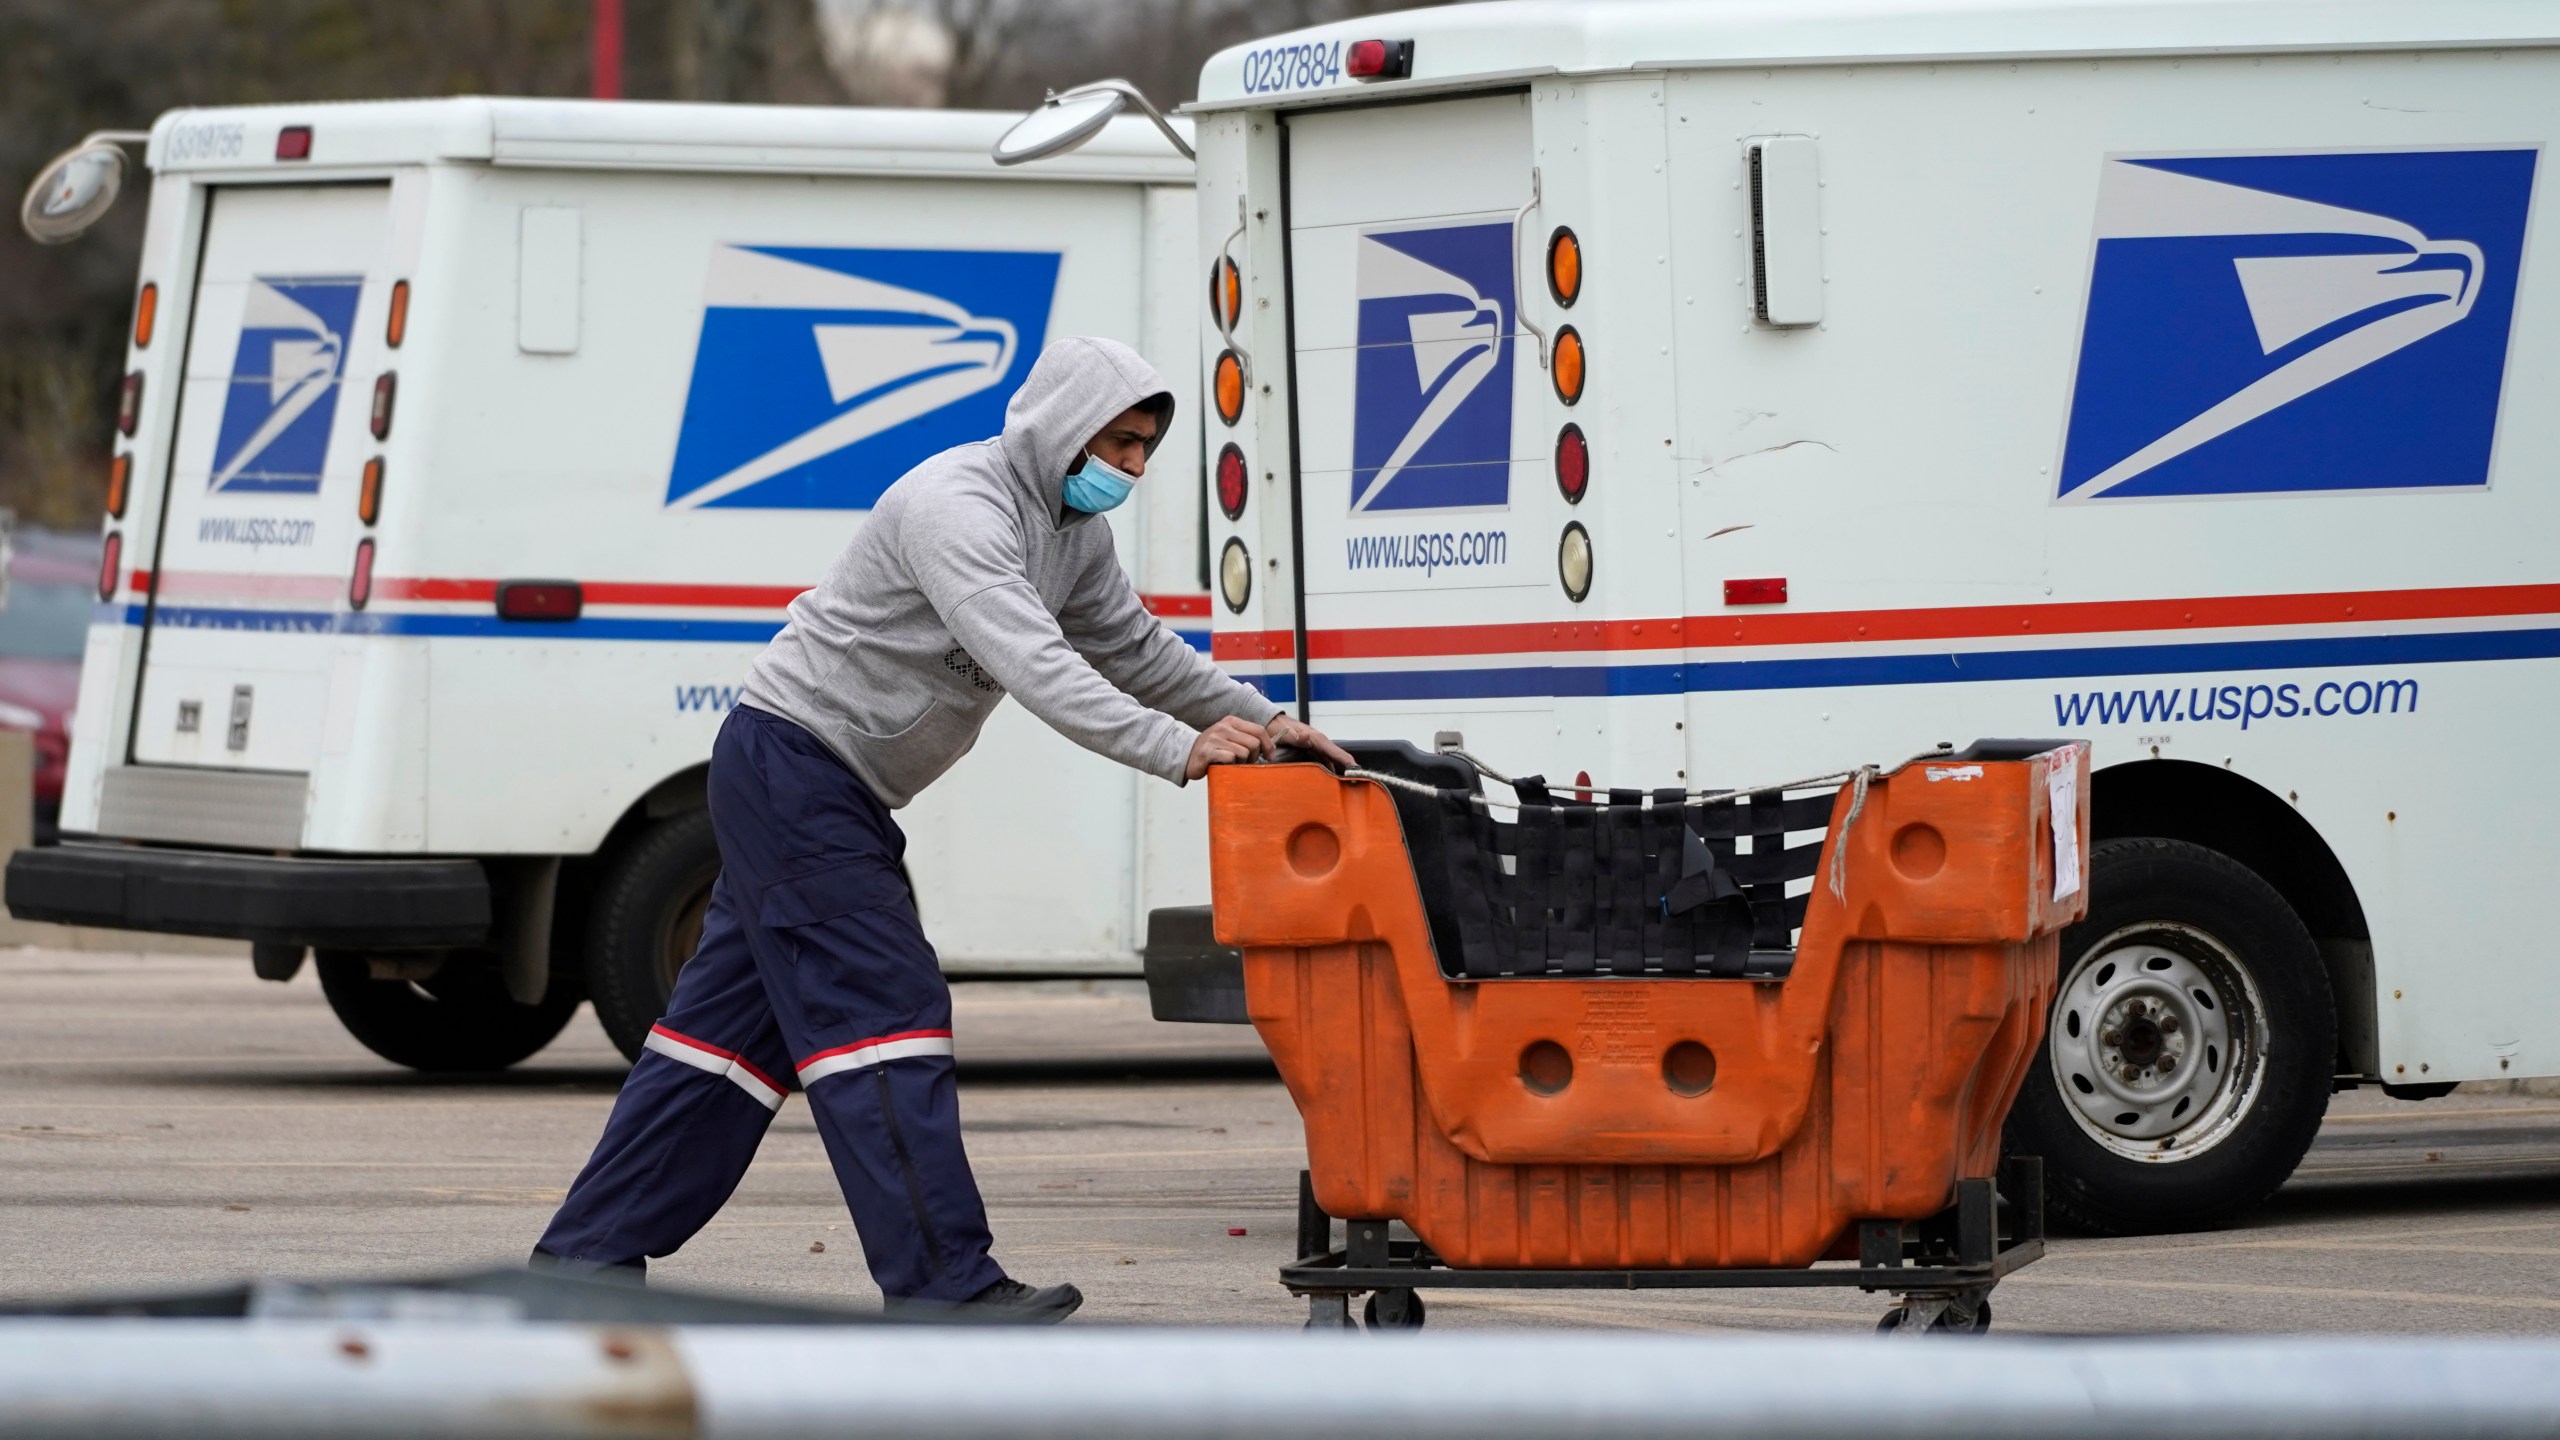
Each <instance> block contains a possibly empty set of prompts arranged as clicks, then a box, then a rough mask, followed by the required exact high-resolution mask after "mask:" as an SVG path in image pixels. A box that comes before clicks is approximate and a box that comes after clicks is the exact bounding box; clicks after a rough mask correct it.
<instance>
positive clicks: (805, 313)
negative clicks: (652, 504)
mask: <svg viewBox="0 0 2560 1440" xmlns="http://www.w3.org/2000/svg"><path fill="white" fill-rule="evenodd" d="M1059 258H1060V257H1059V253H1058V252H1057V251H1054V250H1048V251H1023V250H846V249H826V248H818V247H810V246H796V247H795V246H746V245H723V246H720V247H719V248H717V249H716V250H714V251H713V252H712V256H711V275H710V281H709V284H708V286H707V288H706V294H705V298H704V302H703V311H702V340H701V343H700V345H699V346H697V347H696V349H695V351H694V359H693V380H692V384H691V386H690V388H689V389H688V390H687V392H686V394H685V402H684V419H683V421H682V422H681V425H680V427H679V429H678V432H677V436H676V454H675V465H674V469H673V470H672V472H671V473H670V474H669V475H668V477H667V498H666V503H667V504H668V505H670V506H676V507H682V508H688V509H690V508H695V507H701V506H712V505H717V506H727V507H735V508H753V509H784V510H868V509H870V508H871V507H872V505H873V504H875V503H877V502H878V500H879V499H880V496H881V493H882V492H883V491H885V490H887V489H888V488H889V486H890V485H891V483H893V482H894V481H896V480H897V478H898V477H899V476H901V475H904V474H905V473H907V472H908V471H909V470H911V469H913V468H915V466H916V465H917V463H918V462H920V461H923V460H925V459H928V458H930V457H932V456H934V455H936V454H939V453H941V452H942V451H944V450H948V449H950V448H951V447H952V446H954V445H962V444H967V443H968V442H970V441H974V440H984V439H986V438H988V437H989V436H991V435H995V434H997V433H999V432H1001V431H1002V430H1003V429H1004V407H1005V404H1006V402H1008V401H1010V400H1011V399H1012V398H1013V392H1014V391H1015V390H1016V389H1018V388H1020V386H1021V384H1022V381H1023V378H1024V377H1025V376H1027V375H1029V374H1030V373H1031V366H1032V362H1033V361H1035V360H1037V359H1039V357H1040V348H1041V346H1042V345H1043V344H1045V343H1046V342H1047V338H1048V332H1049V307H1050V302H1051V299H1052V297H1053V296H1054V295H1055V294H1056V292H1057V286H1058V263H1059Z"/></svg>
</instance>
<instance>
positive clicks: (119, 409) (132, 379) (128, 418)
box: [116, 370, 142, 435]
mask: <svg viewBox="0 0 2560 1440" xmlns="http://www.w3.org/2000/svg"><path fill="white" fill-rule="evenodd" d="M141 423H142V372H141V371H139V370H136V371H134V372H133V373H131V374H129V375H127V376H125V377H124V384H123V385H122V386H121V387H120V388H118V389H117V391H116V433H117V434H119V435H130V434H132V433H133V427H134V426H136V425H139V424H141Z"/></svg>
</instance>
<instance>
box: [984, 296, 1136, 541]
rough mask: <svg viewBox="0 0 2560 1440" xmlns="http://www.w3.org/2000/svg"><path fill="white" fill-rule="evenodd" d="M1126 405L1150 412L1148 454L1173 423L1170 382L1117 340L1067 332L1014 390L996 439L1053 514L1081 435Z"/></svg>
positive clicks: (1087, 436)
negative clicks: (1152, 425)
mask: <svg viewBox="0 0 2560 1440" xmlns="http://www.w3.org/2000/svg"><path fill="white" fill-rule="evenodd" d="M1131 406H1144V407H1145V408H1147V409H1148V410H1151V411H1153V412H1154V413H1155V417H1156V436H1155V439H1153V440H1150V441H1148V442H1147V454H1148V455H1150V456H1153V455H1154V454H1155V451H1156V446H1158V445H1160V444H1162V443H1164V436H1165V431H1166V430H1167V429H1169V428H1171V426H1172V424H1173V387H1172V386H1170V385H1167V384H1166V383H1165V379H1164V377H1163V376H1162V375H1159V374H1157V373H1156V368H1155V367H1154V366H1153V365H1150V364H1148V363H1147V362H1146V359H1145V357H1144V356H1141V355H1140V354H1139V353H1138V352H1137V351H1135V350H1132V349H1130V348H1129V347H1128V346H1126V345H1123V344H1121V343H1120V342H1119V341H1117V340H1105V339H1103V338H1101V337H1100V336H1097V335H1070V336H1068V337H1066V338H1065V339H1062V340H1053V341H1051V342H1050V343H1049V348H1047V349H1046V350H1043V351H1041V352H1040V358H1039V359H1038V360H1037V361H1035V362H1034V363H1033V364H1032V366H1031V374H1030V376H1029V377H1028V378H1026V379H1025V380H1024V381H1023V382H1022V388H1021V389H1019V390H1016V391H1015V392H1013V400H1012V403H1010V404H1008V405H1006V406H1005V410H1004V434H1003V435H1002V436H1001V437H999V438H998V440H997V444H998V445H999V446H1000V447H1001V448H1002V449H1003V451H1004V456H1005V460H1006V462H1007V463H1008V464H1010V465H1011V466H1012V468H1013V473H1014V478H1015V479H1017V480H1020V481H1022V482H1023V483H1025V484H1027V485H1029V486H1031V487H1032V488H1033V489H1034V490H1035V491H1036V492H1037V493H1038V494H1039V496H1040V498H1041V501H1042V504H1043V506H1044V507H1045V509H1046V510H1047V512H1048V513H1049V514H1050V515H1052V516H1055V515H1056V514H1057V513H1058V511H1059V509H1060V508H1061V507H1062V506H1063V505H1064V504H1065V500H1064V498H1063V496H1064V492H1065V490H1066V482H1067V472H1068V471H1070V470H1072V469H1074V468H1075V467H1076V465H1077V463H1078V462H1079V461H1080V460H1081V459H1082V457H1083V455H1084V447H1085V442H1086V441H1089V440H1091V439H1092V438H1093V437H1094V436H1095V435H1098V434H1100V433H1101V431H1102V427H1103V426H1105V425H1108V424H1110V423H1111V421H1112V419H1113V418H1114V417H1116V416H1117V415H1119V413H1120V412H1121V411H1123V410H1126V409H1129V408H1130V407H1131Z"/></svg>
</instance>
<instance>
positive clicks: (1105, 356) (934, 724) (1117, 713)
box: [744, 337, 1280, 808]
mask: <svg viewBox="0 0 2560 1440" xmlns="http://www.w3.org/2000/svg"><path fill="white" fill-rule="evenodd" d="M1150 401H1152V402H1154V403H1155V404H1156V405H1157V406H1160V407H1161V408H1160V411H1159V415H1160V418H1162V419H1170V418H1171V417H1172V413H1173V395H1172V391H1171V387H1169V386H1168V385H1166V384H1165V382H1164V377H1163V376H1161V375H1159V374H1157V373H1156V371H1155V368H1154V367H1153V366H1150V365H1149V364H1147V362H1146V361H1145V360H1144V359H1142V358H1140V357H1139V355H1138V353H1137V352H1136V351H1134V350H1132V349H1130V348H1129V347H1128V346H1126V345H1122V344H1120V343H1119V342H1117V341H1113V340H1102V339H1094V338H1088V337H1073V338H1069V339H1065V340H1060V341H1058V342H1056V343H1054V344H1052V345H1051V346H1049V348H1048V349H1046V350H1044V351H1042V352H1041V354H1040V359H1039V361H1038V362H1037V363H1036V364H1034V365H1033V366H1032V367H1031V374H1030V377H1029V378H1028V379H1026V380H1024V381H1023V383H1022V388H1021V389H1020V390H1019V391H1017V392H1015V394H1014V397H1013V401H1012V403H1011V404H1010V405H1008V406H1006V407H1005V416H1004V433H1003V434H1001V435H999V436H997V437H996V438H994V439H992V440H982V441H979V442H978V443H976V444H974V445H959V446H954V447H953V448H951V449H949V450H945V451H943V452H942V453H941V454H939V455H936V456H934V457H933V458H932V459H930V460H927V461H925V462H924V463H923V464H921V465H918V466H917V467H916V468H914V469H913V470H910V471H908V472H907V473H906V474H905V475H904V476H901V477H900V478H899V480H898V482H897V483H896V484H894V485H892V486H890V487H889V490H888V493H887V494H885V495H883V496H881V497H880V503H879V504H878V505H877V506H874V507H873V509H872V511H871V515H870V518H869V519H867V520H865V521H864V522H863V526H862V530H861V533H860V534H857V535H856V536H855V537H854V539H853V543H852V544H850V545H847V546H846V547H845V548H844V553H843V554H841V555H839V556H837V557H836V562H835V564H834V565H833V566H832V567H831V568H829V570H828V571H827V575H826V578H825V579H824V580H821V581H820V582H818V586H817V588H816V589H813V590H810V591H808V592H806V593H805V594H803V595H801V596H800V598H798V599H797V600H794V601H792V602H791V619H790V623H789V624H787V625H785V626H783V627H782V633H781V634H779V635H776V636H775V637H774V638H773V643H772V644H771V645H769V646H767V647H765V651H764V653H763V654H762V655H761V656H758V657H757V659H756V663H755V668H754V669H752V670H750V671H749V672H748V673H747V684H746V690H745V695H744V699H745V701H746V703H747V704H749V705H752V706H754V707H755V708H757V709H759V710H763V711H767V712H769V713H771V714H775V715H779V716H781V717H782V718H784V719H786V720H789V721H791V722H792V723H794V724H796V725H798V726H800V727H801V728H802V729H804V730H807V731H808V732H809V733H810V734H812V735H815V736H817V737H818V739H819V740H820V741H822V742H823V743H824V744H825V745H826V746H827V748H828V749H830V750H833V751H834V752H835V753H836V755H837V756H838V757H840V758H841V759H842V760H843V761H844V762H845V764H846V765H848V766H850V767H851V768H852V770H853V773H854V774H856V775H859V776H861V777H862V780H863V783H865V784H867V785H869V786H870V787H871V790H872V793H873V794H875V795H877V796H879V797H880V800H881V802H882V803H883V804H886V805H889V806H891V807H892V808H895V807H897V806H901V805H904V804H906V803H907V802H908V801H909V800H912V799H914V798H915V796H916V792H918V791H920V790H922V789H923V788H924V787H925V786H927V785H929V784H931V783H933V781H934V780H935V779H936V778H937V777H939V776H940V775H941V774H942V772H943V771H945V770H948V769H950V768H951V766H952V764H953V762H955V761H957V760H958V759H959V758H960V757H961V756H963V755H965V754H967V753H969V747H970V746H972V745H975V744H976V743H977V740H978V731H979V728H980V727H982V726H983V725H985V724H986V721H987V716H988V714H989V713H990V712H992V711H993V710H994V709H995V708H996V705H997V703H998V702H1000V701H1002V700H1003V699H1004V697H1005V696H1006V695H1007V694H1008V693H1009V694H1011V695H1012V696H1013V697H1014V698H1015V699H1017V700H1020V701H1021V702H1022V703H1023V705H1024V706H1025V707H1027V708H1028V709H1029V710H1030V711H1031V713H1032V714H1034V715H1037V716H1039V717H1040V718H1041V719H1042V720H1044V721H1047V722H1048V723H1049V725H1050V726H1051V727H1052V728H1054V729H1056V730H1057V731H1058V733H1060V734H1062V735H1064V736H1066V737H1067V738H1068V739H1070V740H1073V741H1075V742H1076V743H1077V744H1079V745H1082V746H1084V747H1085V748H1086V749H1088V750H1092V751H1096V752H1098V753H1100V754H1103V755H1108V756H1110V757H1111V758H1112V759H1114V760H1117V761H1119V762H1120V763H1122V764H1124V765H1128V766H1132V767H1134V768H1136V769H1139V770H1144V771H1146V772H1147V773H1149V774H1151V775H1161V776H1163V777H1164V778H1165V779H1167V780H1170V781H1172V782H1174V783H1175V784H1177V785H1179V784H1181V783H1182V782H1183V766H1184V764H1185V762H1186V761H1187V760H1188V759H1189V758H1190V754H1191V742H1192V739H1193V736H1194V735H1195V734H1196V732H1197V731H1199V730H1202V729H1205V728H1207V727H1208V726H1209V725H1211V724H1212V723H1214V722H1216V721H1217V720H1219V719H1221V718H1222V717H1225V716H1228V715H1237V716H1242V717H1243V718H1245V719H1247V720H1251V721H1254V722H1255V723H1257V724H1261V723H1267V722H1268V721H1270V720H1271V719H1272V718H1273V717H1274V716H1276V715H1278V714H1279V713H1280V707H1279V706H1276V705H1274V704H1272V703H1271V702H1270V701H1269V700H1267V699H1265V698H1264V697H1263V695H1262V694H1261V692H1259V691H1257V690H1254V689H1253V688H1252V687H1250V686H1247V685H1244V684H1241V683H1239V682H1238V681H1236V680H1234V679H1231V678H1229V677H1228V676H1227V675H1226V674H1225V673H1223V672H1222V671H1220V670H1219V669H1218V668H1217V667H1216V666H1214V665H1212V664H1210V663H1209V660H1208V657H1206V656H1204V655H1202V654H1200V653H1199V652H1198V651H1196V650H1194V649H1192V648H1191V647H1190V646H1189V645H1187V644H1185V643H1183V641H1182V640H1181V638H1180V637H1178V636H1176V635H1175V634H1174V633H1173V632H1172V631H1170V630H1168V629H1166V628H1165V627H1164V625H1163V624H1162V623H1161V622H1160V621H1158V620H1157V619H1156V618H1155V617H1154V616H1153V615H1150V614H1148V613H1147V609H1146V606H1145V605H1143V604H1141V603H1140V602H1139V600H1138V594H1137V591H1136V590H1135V589H1134V588H1133V587H1132V586H1131V585H1130V583H1129V577H1128V574H1127V573H1126V572H1125V571H1123V570H1122V569H1121V568H1120V562H1119V560H1118V558H1117V557H1116V556H1114V555H1113V554H1112V550H1111V529H1110V527H1109V525H1108V524H1106V523H1105V522H1104V521H1103V519H1102V517H1101V516H1098V515H1087V514H1084V513H1083V512H1081V511H1075V510H1068V509H1066V506H1065V501H1064V499H1063V492H1064V490H1065V486H1066V476H1067V472H1068V471H1070V470H1073V469H1074V468H1076V466H1077V465H1078V464H1079V463H1081V461H1082V459H1083V457H1084V447H1085V444H1086V442H1088V441H1090V440H1091V439H1092V438H1093V437H1094V436H1095V435H1097V434H1099V433H1101V430H1102V427H1103V426H1104V425H1106V424H1109V423H1110V422H1111V420H1112V419H1113V418H1114V417H1115V416H1117V415H1119V414H1120V412H1122V411H1124V410H1127V409H1129V408H1130V407H1131V406H1134V405H1138V404H1141V403H1145V402H1150ZM1158 434H1159V437H1161V434H1162V431H1161V430H1159V431H1158ZM1149 448H1150V449H1151V450H1152V448H1153V447H1152V446H1150V447H1149ZM1139 483H1140V484H1142V485H1143V484H1146V483H1147V482H1146V481H1144V480H1141V481H1140V482H1139Z"/></svg>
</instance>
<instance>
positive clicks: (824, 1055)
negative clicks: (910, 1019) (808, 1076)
mask: <svg viewBox="0 0 2560 1440" xmlns="http://www.w3.org/2000/svg"><path fill="white" fill-rule="evenodd" d="M950 1038H951V1032H950V1031H948V1030H901V1031H899V1032H898V1033H897V1034H895V1035H874V1036H872V1037H871V1038H870V1039H868V1040H856V1041H854V1042H853V1043H852V1044H850V1045H839V1046H837V1047H836V1048H834V1049H833V1050H821V1051H819V1052H818V1053H817V1054H815V1055H812V1056H810V1057H809V1058H807V1059H805V1060H803V1061H801V1062H800V1064H799V1068H800V1069H803V1070H806V1069H808V1068H809V1067H810V1066H812V1065H815V1064H817V1063H818V1062H819V1061H821V1060H831V1059H833V1058H835V1057H836V1056H838V1055H850V1054H852V1053H853V1052H854V1051H856V1050H868V1049H870V1048H871V1047H872V1046H874V1045H886V1044H889V1043H890V1042H892V1041H897V1040H948V1039H950Z"/></svg>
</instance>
